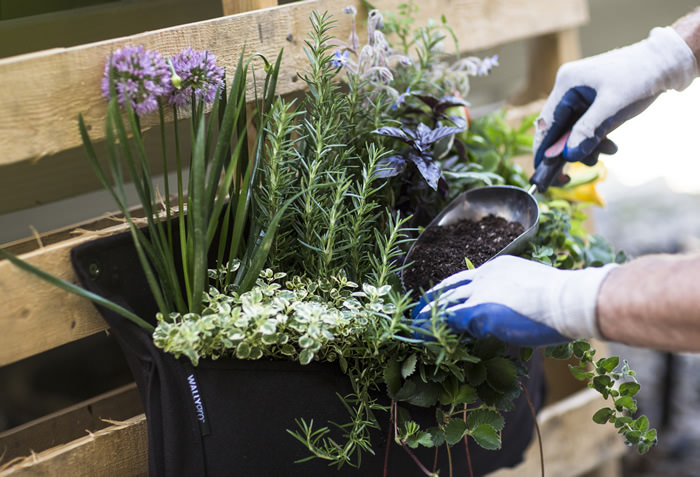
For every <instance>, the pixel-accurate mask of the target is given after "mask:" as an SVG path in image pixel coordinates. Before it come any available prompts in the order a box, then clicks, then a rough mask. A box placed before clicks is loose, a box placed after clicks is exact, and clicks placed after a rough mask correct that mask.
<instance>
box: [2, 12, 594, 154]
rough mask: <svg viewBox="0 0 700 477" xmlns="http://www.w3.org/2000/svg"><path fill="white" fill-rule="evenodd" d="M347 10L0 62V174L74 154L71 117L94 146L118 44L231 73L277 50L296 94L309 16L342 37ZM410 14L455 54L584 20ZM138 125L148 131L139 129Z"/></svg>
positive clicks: (232, 21) (242, 20)
mask: <svg viewBox="0 0 700 477" xmlns="http://www.w3.org/2000/svg"><path fill="white" fill-rule="evenodd" d="M399 3H400V0H381V1H377V2H376V5H377V6H378V7H379V8H380V9H382V10H390V9H391V10H393V9H395V7H396V6H397V5H398V4H399ZM348 4H355V5H356V6H357V7H358V10H359V11H360V12H362V11H363V9H362V8H361V5H360V4H361V2H360V0H350V1H349V0H309V1H304V2H299V3H293V4H289V5H284V6H280V7H277V8H272V9H265V10H260V11H254V12H249V13H244V14H240V15H234V16H228V17H222V18H216V19H213V20H206V21H202V22H197V23H191V24H187V25H181V26H176V27H172V28H166V29H162V30H157V31H153V32H146V33H142V34H138V35H133V36H129V37H124V38H119V39H115V40H109V41H103V42H98V43H92V44H87V45H81V46H76V47H72V48H64V49H52V50H47V51H41V52H38V53H33V54H28V55H20V56H16V57H11V58H6V59H4V60H0V110H1V111H3V114H2V115H0V151H2V154H1V155H0V165H7V164H12V163H15V162H18V161H24V160H34V159H39V158H41V157H43V156H46V155H51V154H55V153H57V152H59V151H62V150H65V149H68V148H71V147H76V146H78V145H80V140H79V136H78V131H77V127H76V120H77V116H78V113H83V114H84V116H85V117H86V121H87V123H88V124H89V125H90V126H91V128H92V134H94V135H95V137H101V136H102V134H103V124H102V123H103V118H104V112H105V101H104V99H103V98H102V96H101V92H100V79H101V76H102V73H103V67H104V62H105V58H106V57H107V56H108V55H109V53H110V52H111V51H113V50H115V49H117V48H119V47H121V46H124V45H129V44H132V45H133V44H142V45H144V46H145V47H147V48H152V49H158V50H159V51H160V52H161V53H163V54H165V55H171V54H174V53H176V52H178V51H179V50H181V49H182V48H184V47H185V46H192V47H194V48H197V49H203V48H206V49H209V50H211V51H212V52H213V53H214V54H216V55H217V57H218V59H219V61H220V63H221V64H222V65H223V66H225V67H233V66H234V65H235V62H236V61H237V59H238V56H239V54H240V52H241V49H242V48H243V46H244V45H246V49H247V51H248V52H251V53H252V52H260V53H263V54H264V55H266V56H268V57H274V56H276V54H277V53H278V51H279V49H280V47H282V46H283V47H284V48H285V55H284V61H283V66H282V71H281V77H280V92H282V93H285V92H292V91H296V90H299V89H300V88H302V87H303V85H302V82H301V81H297V75H296V74H297V70H298V67H299V65H303V64H305V58H304V53H303V41H304V38H305V37H306V33H307V32H308V31H309V22H308V19H309V16H310V14H311V12H312V10H317V11H328V12H329V13H331V14H333V15H334V16H335V17H336V18H337V19H338V20H339V23H338V28H337V29H336V30H335V35H336V36H337V37H338V38H346V37H347V35H348V31H349V24H350V22H349V21H343V20H344V18H343V14H342V10H343V8H344V7H346V6H347V5H348ZM420 8H421V10H422V11H424V12H429V14H430V15H431V16H432V17H434V18H439V16H440V15H441V14H445V15H446V16H447V17H448V18H449V24H450V26H451V27H452V28H453V29H454V30H455V32H457V36H458V38H459V43H460V47H461V49H463V50H465V51H469V50H476V49H481V48H487V47H491V46H493V45H495V44H497V43H501V42H507V41H513V40H518V39H521V38H525V37H531V36H533V35H537V34H545V33H548V32H552V31H555V30H561V29H564V28H567V27H575V26H577V25H580V24H581V23H582V22H583V21H585V19H586V18H587V10H586V4H585V1H584V0H565V1H558V2H551V1H549V0H510V1H507V0H454V1H448V0H426V1H423V2H420ZM361 15H362V14H361ZM360 37H361V38H362V35H360ZM251 88H252V85H251ZM145 119H146V118H145ZM153 123H154V120H152V121H151V122H150V124H151V125H152V124H153ZM144 124H145V125H146V126H148V124H149V121H147V120H144Z"/></svg>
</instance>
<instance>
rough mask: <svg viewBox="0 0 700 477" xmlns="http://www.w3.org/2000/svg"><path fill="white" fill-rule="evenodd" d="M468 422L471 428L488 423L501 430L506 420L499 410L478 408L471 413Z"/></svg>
mask: <svg viewBox="0 0 700 477" xmlns="http://www.w3.org/2000/svg"><path fill="white" fill-rule="evenodd" d="M467 424H468V425H469V429H475V428H477V427H479V426H480V425H482V424H488V425H489V426H491V427H493V428H494V429H496V430H497V431H501V430H503V427H504V426H505V424H506V421H505V419H503V416H501V414H500V413H498V412H497V411H493V410H491V409H477V410H475V411H472V412H470V413H469V416H468V417H467Z"/></svg>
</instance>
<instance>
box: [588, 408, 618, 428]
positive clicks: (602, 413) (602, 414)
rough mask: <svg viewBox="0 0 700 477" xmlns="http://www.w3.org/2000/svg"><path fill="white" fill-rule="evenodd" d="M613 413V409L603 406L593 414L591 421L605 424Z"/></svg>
mask: <svg viewBox="0 0 700 477" xmlns="http://www.w3.org/2000/svg"><path fill="white" fill-rule="evenodd" d="M614 414H615V411H613V410H612V409H610V408H608V407H604V408H603V409H598V411H596V413H595V414H593V422H595V423H597V424H605V423H606V422H608V420H609V419H610V417H611V416H612V415H614Z"/></svg>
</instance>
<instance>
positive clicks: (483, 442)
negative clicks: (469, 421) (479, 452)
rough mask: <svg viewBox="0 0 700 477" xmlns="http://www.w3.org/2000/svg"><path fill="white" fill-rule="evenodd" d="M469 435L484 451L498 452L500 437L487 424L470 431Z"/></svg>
mask: <svg viewBox="0 0 700 477" xmlns="http://www.w3.org/2000/svg"><path fill="white" fill-rule="evenodd" d="M469 434H470V435H471V436H472V438H473V439H474V440H475V441H476V443H477V444H479V445H480V446H481V447H483V448H484V449H486V450H498V449H500V448H501V437H500V436H499V435H498V432H497V431H496V429H494V428H493V427H491V426H489V425H488V424H481V425H480V426H478V427H476V428H475V429H472V430H471V431H470V432H469Z"/></svg>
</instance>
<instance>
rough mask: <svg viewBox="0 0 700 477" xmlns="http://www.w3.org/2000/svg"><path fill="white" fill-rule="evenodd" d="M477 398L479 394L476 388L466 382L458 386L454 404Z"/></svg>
mask: <svg viewBox="0 0 700 477" xmlns="http://www.w3.org/2000/svg"><path fill="white" fill-rule="evenodd" d="M478 398H479V396H478V395H477V393H476V389H474V388H473V387H471V386H469V385H468V384H463V385H461V386H460V387H459V391H458V392H457V395H456V396H455V402H454V404H471V403H473V402H475V401H476V400H477V399H478Z"/></svg>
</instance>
